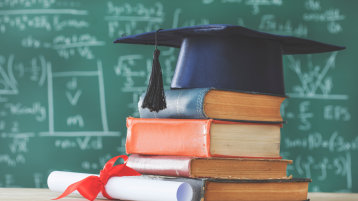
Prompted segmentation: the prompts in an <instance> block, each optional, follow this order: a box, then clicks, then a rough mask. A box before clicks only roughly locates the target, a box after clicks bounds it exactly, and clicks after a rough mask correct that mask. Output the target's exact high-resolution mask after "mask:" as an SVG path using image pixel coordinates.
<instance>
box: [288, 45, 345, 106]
mask: <svg viewBox="0 0 358 201" xmlns="http://www.w3.org/2000/svg"><path fill="white" fill-rule="evenodd" d="M336 56H337V52H333V53H332V54H331V55H330V56H329V58H328V59H327V61H326V63H325V64H324V65H313V63H312V58H311V56H310V55H308V66H307V67H308V68H307V70H306V68H305V69H304V68H303V65H302V63H301V61H300V60H298V59H295V58H294V57H293V56H292V55H288V56H287V57H286V58H287V59H288V63H289V65H288V68H289V69H290V70H291V71H292V72H294V73H295V74H296V76H297V78H298V80H299V84H298V85H295V86H294V87H293V92H290V93H288V95H289V97H291V98H309V99H329V100H347V99H348V98H349V96H348V95H346V94H332V93H331V92H332V89H333V86H334V84H333V79H332V77H331V76H329V72H330V71H332V69H334V68H335V60H336Z"/></svg>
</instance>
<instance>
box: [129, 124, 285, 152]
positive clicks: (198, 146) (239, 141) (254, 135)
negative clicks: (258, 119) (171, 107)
mask: <svg viewBox="0 0 358 201" xmlns="http://www.w3.org/2000/svg"><path fill="white" fill-rule="evenodd" d="M280 128H281V124H254V123H242V122H229V121H216V120H212V119H143V118H132V117H129V118H127V140H126V151H127V153H128V154H145V155H173V156H193V157H214V156H216V157H264V158H266V157H267V158H280Z"/></svg>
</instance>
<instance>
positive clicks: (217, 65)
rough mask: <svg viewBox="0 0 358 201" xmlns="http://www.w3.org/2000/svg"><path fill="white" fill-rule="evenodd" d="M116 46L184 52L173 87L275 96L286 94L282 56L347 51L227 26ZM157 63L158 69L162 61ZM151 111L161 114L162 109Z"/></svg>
mask: <svg viewBox="0 0 358 201" xmlns="http://www.w3.org/2000/svg"><path fill="white" fill-rule="evenodd" d="M115 43H130V44H146V45H155V46H157V45H158V46H169V47H177V48H181V50H180V53H179V57H178V61H177V65H176V69H175V73H174V76H173V79H172V83H171V88H172V89H178V88H179V89H180V88H209V87H212V88H217V89H227V90H240V91H249V92H258V93H269V94H273V95H285V90H284V84H283V69H282V55H284V54H309V53H321V52H329V51H337V50H342V49H344V47H341V46H336V45H330V44H325V43H321V42H317V41H313V40H308V39H303V38H297V37H292V36H281V35H275V34H269V33H264V32H259V31H255V30H251V29H248V28H245V27H242V26H233V25H223V24H213V25H199V26H191V27H182V28H176V29H165V30H158V31H154V32H148V33H143V34H137V35H133V36H125V37H121V38H118V39H117V40H116V41H115ZM155 50H156V51H157V48H155ZM158 56H159V52H157V55H156V53H155V56H154V60H156V59H158ZM154 60H153V66H154V63H155V62H158V61H154ZM158 64H159V63H158ZM159 66H160V65H159ZM153 70H155V68H154V67H153ZM155 71H157V72H159V71H160V69H159V71H158V69H157V70H155ZM160 73H161V71H160ZM152 75H153V72H152ZM156 77H157V76H156ZM151 79H152V78H151ZM159 80H160V81H161V82H162V78H161V75H160V78H159V79H157V80H155V82H157V81H159ZM151 81H153V80H151ZM160 93H162V92H157V94H160ZM147 94H148V91H147ZM161 99H162V98H161ZM164 101H165V100H164ZM164 104H165V103H164ZM164 107H165V106H164ZM149 109H150V110H154V111H159V110H160V109H163V108H159V109H158V108H150V107H149Z"/></svg>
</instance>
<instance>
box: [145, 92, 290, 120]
mask: <svg viewBox="0 0 358 201" xmlns="http://www.w3.org/2000/svg"><path fill="white" fill-rule="evenodd" d="M165 96H166V102H167V108H166V109H164V110H161V111H159V112H154V111H153V112H151V111H150V110H149V109H147V108H142V107H141V105H142V101H143V98H144V94H142V95H141V97H140V100H139V102H138V109H139V114H140V117H141V118H174V119H218V120H230V121H247V122H267V123H282V122H283V120H282V117H281V114H280V106H281V103H282V101H283V100H284V99H285V98H286V97H285V96H278V95H272V94H262V93H250V92H241V91H226V90H218V89H214V88H193V89H173V90H166V91H165Z"/></svg>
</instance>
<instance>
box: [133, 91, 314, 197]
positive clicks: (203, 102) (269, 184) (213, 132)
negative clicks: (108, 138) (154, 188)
mask: <svg viewBox="0 0 358 201" xmlns="http://www.w3.org/2000/svg"><path fill="white" fill-rule="evenodd" d="M165 94H166V102H167V108H166V109H164V110H161V111H159V112H151V111H149V110H148V109H143V108H141V107H140V106H141V105H142V101H143V96H144V94H143V95H142V96H141V99H140V101H139V103H138V105H139V107H138V108H139V113H140V118H132V117H129V118H128V119H127V128H128V129H127V141H126V151H127V153H128V154H131V156H130V157H129V160H128V162H127V165H128V166H129V167H131V168H133V169H135V170H137V171H138V172H140V173H142V174H146V175H157V176H153V178H155V179H158V178H161V179H167V180H181V181H185V182H188V183H189V184H191V185H192V187H193V190H194V198H193V200H194V201H199V200H205V201H210V200H221V201H222V200H225V201H229V200H286V201H287V200H290V201H296V200H307V191H308V183H309V182H310V179H297V178H296V179H295V178H292V177H291V176H287V172H286V169H287V165H288V164H291V163H292V161H291V160H283V159H281V157H280V136H281V133H280V128H281V127H282V125H283V124H282V123H283V120H282V117H281V115H280V105H281V103H282V101H283V100H284V99H285V97H282V96H276V95H269V94H258V93H248V92H238V91H224V90H216V89H212V88H193V89H176V90H167V91H165Z"/></svg>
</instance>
